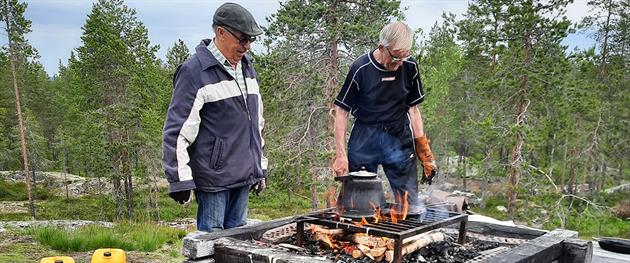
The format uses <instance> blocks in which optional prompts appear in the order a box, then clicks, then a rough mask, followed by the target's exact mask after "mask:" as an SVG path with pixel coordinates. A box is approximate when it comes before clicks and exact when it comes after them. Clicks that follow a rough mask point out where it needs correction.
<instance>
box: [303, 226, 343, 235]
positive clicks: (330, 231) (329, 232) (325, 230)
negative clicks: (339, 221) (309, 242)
mask: <svg viewBox="0 0 630 263" xmlns="http://www.w3.org/2000/svg"><path fill="white" fill-rule="evenodd" d="M311 231H312V232H313V233H322V234H326V235H335V236H339V235H343V234H344V232H343V229H328V228H323V227H321V226H318V225H313V227H312V228H311Z"/></svg>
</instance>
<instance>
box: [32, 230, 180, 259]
mask: <svg viewBox="0 0 630 263" xmlns="http://www.w3.org/2000/svg"><path fill="white" fill-rule="evenodd" d="M24 231H25V232H26V233H27V234H29V235H31V236H33V238H34V239H35V240H37V241H38V242H40V243H41V244H43V245H45V246H47V247H49V248H51V249H54V250H58V251H64V252H71V251H90V250H94V249H98V248H106V247H111V248H120V249H124V250H126V251H145V252H151V251H155V250H157V249H158V248H160V247H161V246H162V245H164V244H165V243H174V242H176V241H177V240H179V239H181V238H183V237H184V236H185V235H186V232H185V231H183V230H177V229H174V228H170V227H166V226H160V225H157V224H151V223H120V224H117V225H116V226H115V227H113V228H106V227H101V226H94V225H90V226H85V227H82V228H79V229H77V230H74V231H68V230H65V229H58V228H51V227H43V228H32V229H28V230H24Z"/></svg>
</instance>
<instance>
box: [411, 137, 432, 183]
mask: <svg viewBox="0 0 630 263" xmlns="http://www.w3.org/2000/svg"><path fill="white" fill-rule="evenodd" d="M413 140H414V142H415V143H416V155H418V160H420V162H421V163H422V167H423V170H422V175H423V176H422V180H420V182H421V183H428V184H431V181H432V180H433V177H434V176H435V174H436V172H437V165H436V164H435V158H433V153H432V152H431V147H429V139H427V137H426V136H420V137H417V138H414V139H413Z"/></svg>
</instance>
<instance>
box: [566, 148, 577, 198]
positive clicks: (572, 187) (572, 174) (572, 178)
mask: <svg viewBox="0 0 630 263" xmlns="http://www.w3.org/2000/svg"><path fill="white" fill-rule="evenodd" d="M572 152H573V153H572V155H573V158H571V170H570V171H569V183H568V186H567V187H568V188H569V189H568V192H569V194H575V159H576V158H577V149H576V148H575V146H573V151H572Z"/></svg>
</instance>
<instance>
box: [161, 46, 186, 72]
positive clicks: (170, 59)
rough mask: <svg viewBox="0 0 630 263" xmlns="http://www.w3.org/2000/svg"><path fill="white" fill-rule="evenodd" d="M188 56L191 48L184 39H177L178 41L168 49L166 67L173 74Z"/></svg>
mask: <svg viewBox="0 0 630 263" xmlns="http://www.w3.org/2000/svg"><path fill="white" fill-rule="evenodd" d="M188 57H190V50H188V47H186V44H185V43H184V41H183V40H181V39H177V42H175V44H173V46H172V47H170V48H168V51H166V68H167V69H168V70H169V72H171V74H174V73H175V69H177V67H178V66H179V65H181V64H182V63H184V61H185V60H186V59H187V58H188Z"/></svg>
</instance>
